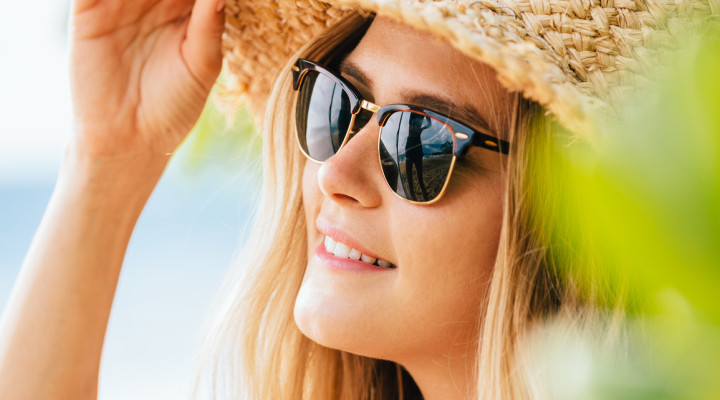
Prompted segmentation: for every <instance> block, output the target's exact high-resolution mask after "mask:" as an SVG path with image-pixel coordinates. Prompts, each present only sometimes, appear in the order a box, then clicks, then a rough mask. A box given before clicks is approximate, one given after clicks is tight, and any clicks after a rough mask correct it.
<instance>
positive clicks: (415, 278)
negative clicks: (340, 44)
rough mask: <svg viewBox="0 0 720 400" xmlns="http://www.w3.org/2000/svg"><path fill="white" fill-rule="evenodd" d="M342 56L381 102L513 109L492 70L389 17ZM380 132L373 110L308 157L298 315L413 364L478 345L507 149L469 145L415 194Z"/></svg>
mask: <svg viewBox="0 0 720 400" xmlns="http://www.w3.org/2000/svg"><path fill="white" fill-rule="evenodd" d="M348 65H351V66H352V67H350V68H348V67H347V66H348ZM344 66H345V68H343V69H342V71H341V72H342V75H343V77H345V78H346V79H348V80H349V81H350V82H351V83H352V84H353V85H354V86H355V87H356V88H358V89H359V90H360V91H361V92H362V93H363V95H364V96H365V97H366V98H367V100H369V101H372V102H374V103H376V104H379V105H381V106H382V105H386V104H394V103H404V104H412V105H417V106H424V107H425V108H429V109H435V110H436V111H439V112H441V113H443V114H445V115H448V116H452V115H454V114H453V109H455V110H458V109H460V108H465V109H470V110H473V111H474V112H475V114H476V116H479V117H480V118H483V119H484V120H486V121H489V120H492V119H493V116H494V115H495V114H496V110H504V111H503V112H506V110H507V103H508V102H507V97H508V96H507V95H506V94H505V92H504V90H503V89H501V88H500V86H499V84H498V83H497V82H496V81H495V78H494V73H493V72H492V71H491V70H489V69H488V68H487V67H485V66H483V65H482V64H479V63H477V62H474V61H471V60H469V59H468V58H466V57H464V56H463V55H462V54H461V53H459V52H458V51H456V50H454V49H453V48H452V47H450V46H449V45H447V44H445V43H443V42H439V41H437V40H435V39H433V38H432V37H431V36H428V35H427V34H424V33H421V32H418V31H416V30H414V29H412V28H409V27H407V26H405V25H400V24H396V23H394V22H391V21H390V20H388V19H383V18H378V19H376V20H375V21H374V22H373V24H372V25H371V27H370V29H369V30H368V32H367V34H366V35H365V37H364V38H363V39H362V41H361V42H360V44H359V45H358V47H357V48H356V49H355V50H354V51H353V52H352V53H351V54H350V55H349V56H348V58H347V60H346V62H345V63H344ZM358 72H359V73H358ZM359 75H364V77H360V76H359ZM429 99H440V100H441V101H442V103H443V104H445V106H446V107H447V110H443V109H440V110H438V107H439V105H438V104H437V102H435V103H430V101H431V100H429ZM426 102H427V103H426ZM468 122H469V123H472V122H473V121H468ZM378 134H379V127H378V125H377V122H376V119H375V118H373V119H372V120H371V121H370V122H369V123H368V124H367V125H366V126H365V127H364V128H363V129H362V130H361V131H359V132H358V133H357V134H356V135H354V136H353V137H352V138H351V139H350V141H349V142H348V143H347V144H346V146H345V147H344V148H343V149H342V150H341V151H340V152H339V153H337V154H335V155H334V156H332V157H331V158H329V159H328V160H327V161H326V162H325V163H324V164H323V165H318V164H316V163H313V162H310V161H308V162H307V163H306V165H305V172H304V177H303V196H304V205H305V216H306V218H307V223H308V254H309V260H308V265H307V270H306V272H305V277H304V280H303V282H302V286H301V288H300V292H299V294H298V297H297V301H296V304H295V320H296V322H297V325H298V327H299V328H300V330H301V331H302V332H303V333H304V334H305V335H307V336H308V337H310V338H311V339H313V340H314V341H316V342H317V343H319V344H322V345H324V346H327V347H331V348H336V349H340V350H344V351H348V352H351V353H355V354H360V355H364V356H369V357H374V358H381V359H388V360H392V361H396V362H400V363H401V364H403V365H405V366H406V367H408V370H410V372H411V373H412V370H411V368H410V367H409V366H410V365H413V364H422V363H433V362H436V363H437V362H440V363H447V360H448V357H449V358H455V359H458V357H461V356H463V355H465V354H469V353H468V352H469V351H472V352H474V346H476V345H477V337H476V335H477V331H476V324H477V321H478V319H479V317H480V315H481V310H482V307H481V302H482V300H483V297H484V295H485V292H486V290H487V287H488V282H489V277H490V274H491V271H492V267H493V263H494V260H495V257H496V254H497V248H498V240H499V235H500V228H501V219H502V211H503V192H504V183H503V182H504V179H503V174H502V165H501V164H502V157H503V156H501V155H500V154H499V153H496V152H493V151H489V150H484V149H481V148H478V147H473V148H471V150H470V151H469V152H468V154H467V155H466V156H465V157H463V158H461V159H459V160H458V162H457V163H456V165H455V170H454V172H453V176H452V179H451V180H450V184H449V186H448V188H447V191H446V193H445V195H444V197H443V198H442V199H441V200H440V201H438V202H437V203H434V204H431V205H427V206H423V205H415V204H410V203H408V202H407V201H404V200H403V199H400V198H398V197H397V196H396V195H395V194H394V193H393V191H392V190H391V189H390V188H389V187H388V185H387V183H386V182H385V180H384V177H383V173H382V170H381V167H380V163H379V160H378ZM326 236H329V237H330V238H332V239H333V240H334V241H337V242H340V243H344V244H345V245H347V246H349V247H350V248H354V249H356V250H358V251H359V252H360V253H363V254H365V255H370V256H374V257H376V258H380V259H383V260H386V261H388V262H390V263H392V264H393V265H395V266H396V268H380V267H376V266H373V267H369V266H368V268H359V269H358V268H355V267H357V265H358V264H357V263H360V262H362V261H351V260H349V259H348V258H346V257H338V256H336V255H334V254H331V253H328V252H327V250H326V248H325V245H324V243H325V241H326ZM340 255H341V256H342V254H340ZM473 354H474V353H473ZM464 361H465V360H461V362H464ZM443 365H444V364H443Z"/></svg>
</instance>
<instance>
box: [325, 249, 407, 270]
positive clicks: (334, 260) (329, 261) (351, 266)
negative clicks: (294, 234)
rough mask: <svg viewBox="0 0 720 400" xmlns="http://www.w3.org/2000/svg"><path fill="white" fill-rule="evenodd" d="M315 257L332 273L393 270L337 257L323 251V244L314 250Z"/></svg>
mask: <svg viewBox="0 0 720 400" xmlns="http://www.w3.org/2000/svg"><path fill="white" fill-rule="evenodd" d="M315 257H316V258H317V259H318V260H319V261H320V263H321V264H323V265H325V266H326V267H328V268H329V269H331V270H334V271H349V272H382V271H393V270H394V268H383V267H380V266H378V265H375V264H368V263H366V262H364V261H361V260H354V259H352V258H347V257H337V256H335V255H334V254H333V253H329V252H328V251H327V250H325V243H320V245H319V246H318V247H317V248H316V249H315Z"/></svg>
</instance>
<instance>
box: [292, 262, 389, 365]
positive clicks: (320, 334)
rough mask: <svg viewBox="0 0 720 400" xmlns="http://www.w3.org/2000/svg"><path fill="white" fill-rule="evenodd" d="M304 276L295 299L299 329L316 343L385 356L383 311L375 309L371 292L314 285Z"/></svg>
mask: <svg viewBox="0 0 720 400" xmlns="http://www.w3.org/2000/svg"><path fill="white" fill-rule="evenodd" d="M313 283H314V279H312V278H309V277H307V276H306V277H305V280H304V281H303V284H302V286H301V287H300V291H299V292H298V295H297V298H296V300H295V307H294V311H293V313H294V318H295V323H296V324H297V327H298V329H300V331H301V332H302V333H303V334H304V335H305V336H307V337H308V338H310V339H311V340H312V341H314V342H315V343H318V344H320V345H322V346H325V347H329V348H333V349H337V350H342V351H346V352H349V353H353V354H358V355H362V356H367V357H373V358H381V356H386V350H384V349H383V347H385V346H383V342H382V341H378V337H383V336H382V335H383V334H382V331H384V330H386V329H384V326H383V325H386V324H383V323H382V322H383V318H382V314H384V313H383V312H379V313H373V308H374V306H373V305H372V304H371V303H373V301H372V298H371V296H362V297H360V298H357V297H352V296H351V295H350V294H349V293H348V292H347V291H342V290H339V289H340V288H338V287H328V286H321V285H315V284H313Z"/></svg>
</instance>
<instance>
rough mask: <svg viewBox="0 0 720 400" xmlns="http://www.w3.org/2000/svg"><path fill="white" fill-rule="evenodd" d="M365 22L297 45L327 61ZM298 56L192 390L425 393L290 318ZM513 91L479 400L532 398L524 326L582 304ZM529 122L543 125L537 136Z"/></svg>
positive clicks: (532, 115)
mask: <svg viewBox="0 0 720 400" xmlns="http://www.w3.org/2000/svg"><path fill="white" fill-rule="evenodd" d="M368 23H369V19H368V17H367V16H362V15H360V14H352V15H350V16H348V17H346V18H344V19H343V20H342V21H341V22H340V23H338V24H337V25H335V26H333V27H332V28H330V29H329V30H328V31H327V32H326V33H325V34H323V35H322V36H321V37H319V38H318V39H317V40H316V41H314V42H312V43H310V44H308V45H307V46H306V47H305V48H303V49H301V50H300V51H299V52H298V54H297V55H301V56H303V57H306V58H309V59H313V60H318V61H323V60H329V59H332V58H333V57H335V56H337V53H338V51H339V50H338V49H342V51H347V48H346V46H344V44H347V43H354V42H355V43H356V42H357V41H358V40H359V38H360V36H361V34H362V33H363V32H364V29H365V28H366V27H367V25H368ZM294 59H295V58H293V59H291V60H288V64H287V65H286V66H285V68H283V69H282V71H281V72H280V73H279V75H278V76H277V79H276V83H275V85H274V87H273V90H272V93H271V94H270V97H269V100H268V108H267V110H266V113H265V117H264V123H263V126H262V137H263V156H262V158H263V166H264V170H263V190H262V195H261V200H260V203H259V208H258V210H257V220H256V222H255V224H254V227H253V229H252V231H251V234H250V235H249V239H248V242H247V244H246V245H245V247H244V250H243V252H242V257H241V258H240V260H239V261H238V262H237V265H236V266H235V267H234V269H233V271H232V272H231V274H230V276H229V277H228V278H227V280H226V283H225V286H224V287H223V289H222V290H221V294H220V297H219V299H220V300H219V301H218V302H217V304H216V306H215V308H214V310H215V314H214V315H213V316H214V318H215V320H214V321H213V322H212V326H213V327H212V330H211V331H210V333H209V334H208V335H207V340H206V344H205V350H204V352H203V353H201V359H200V365H201V373H200V374H199V380H198V382H197V383H196V395H197V394H198V393H199V392H200V391H204V390H206V391H208V392H209V393H210V395H211V396H210V397H211V398H223V399H224V398H234V399H313V400H316V399H327V400H330V399H332V400H335V399H358V400H359V399H363V400H365V399H378V400H380V399H403V398H418V397H420V392H419V390H418V388H417V386H416V385H415V383H414V382H413V381H412V379H411V378H410V376H409V375H408V374H407V372H406V371H405V370H404V369H403V368H402V367H401V366H400V365H398V364H396V363H394V362H390V361H383V360H377V359H372V358H368V357H362V356H358V355H354V354H350V353H347V352H343V351H339V350H335V349H330V348H327V347H324V346H321V345H319V344H317V343H315V342H313V341H312V340H310V339H308V338H307V337H306V336H304V335H303V334H302V333H301V332H300V330H299V329H298V328H297V326H296V325H295V322H294V319H293V307H294V303H295V298H296V296H297V293H298V291H299V288H300V285H301V282H302V279H303V275H304V270H305V266H306V262H307V257H308V255H307V237H306V235H307V233H306V232H307V230H306V221H305V217H304V211H303V199H302V190H301V189H302V188H301V184H302V174H303V166H304V162H305V159H304V157H303V155H302V154H301V153H300V151H299V149H298V146H297V145H296V139H295V125H294V119H293V115H294V113H293V109H292V108H293V101H292V93H291V92H292V91H291V89H290V87H291V75H290V69H291V66H292V62H293V61H294ZM513 98H514V103H513V104H512V107H511V108H512V109H513V112H511V113H507V112H505V110H502V111H501V112H503V113H504V114H505V118H507V119H508V120H507V124H506V125H507V126H508V127H509V129H508V131H509V140H510V141H511V142H512V143H513V146H514V151H513V154H512V155H511V156H510V158H509V159H508V164H507V165H508V166H509V168H508V173H507V176H508V178H507V179H508V186H507V188H508V189H507V195H506V202H505V203H506V204H505V211H504V212H505V214H504V223H503V233H502V238H501V243H500V246H499V249H498V256H497V261H496V265H495V267H494V268H495V269H494V272H493V277H492V281H491V284H490V289H489V293H487V294H479V296H486V310H485V312H484V317H483V318H482V321H478V324H480V326H481V329H482V330H481V332H483V333H482V334H481V337H480V338H479V345H478V352H479V353H478V354H479V356H478V367H477V376H478V397H479V398H482V399H511V398H529V397H531V395H530V393H529V386H528V385H527V384H525V383H524V380H525V378H524V376H523V374H521V373H518V370H517V365H518V358H517V356H516V350H517V346H518V343H519V342H520V340H521V338H522V335H523V334H524V333H525V332H526V331H527V330H528V327H529V324H530V323H531V322H532V320H533V318H539V317H542V316H543V315H549V314H552V313H554V312H556V311H558V310H559V309H560V308H561V307H562V306H563V305H570V304H572V305H573V307H575V308H574V309H573V312H574V313H576V314H577V310H579V308H578V307H577V306H578V305H579V304H580V302H581V300H580V299H581V296H580V295H579V291H578V290H576V289H577V288H576V287H575V286H573V284H572V283H568V281H567V280H565V281H564V280H563V279H560V276H561V275H562V273H563V272H562V271H560V270H559V268H558V267H557V263H558V262H560V261H561V260H560V259H559V258H558V256H557V254H559V253H558V252H554V251H553V249H551V248H549V245H548V243H550V241H549V240H550V238H549V237H547V235H546V233H547V232H548V230H547V226H541V225H542V224H543V223H544V222H543V220H544V218H546V217H544V216H543V215H542V212H541V210H539V209H538V208H537V207H535V206H537V205H538V204H541V203H542V201H544V200H543V199H535V198H532V197H528V196H529V195H528V190H527V186H528V185H529V182H528V180H527V174H526V169H527V168H528V166H529V165H531V164H532V163H533V160H532V159H531V158H532V154H533V153H532V152H531V150H532V151H536V150H537V149H538V148H540V147H541V146H545V147H547V145H548V143H549V141H550V139H551V135H552V129H551V127H550V124H549V123H548V121H549V119H548V118H546V117H545V115H544V113H543V112H542V110H540V108H539V107H538V106H536V105H534V104H533V103H530V102H528V101H526V100H523V99H522V98H521V97H520V96H519V95H516V96H514V97H513ZM499 112H500V111H499ZM531 126H533V127H537V129H535V132H533V133H532V134H530V133H529V128H530V127H531ZM535 202H537V204H535ZM531 205H532V206H533V207H530V206H531ZM566 309H568V310H570V307H566ZM208 386H209V387H208Z"/></svg>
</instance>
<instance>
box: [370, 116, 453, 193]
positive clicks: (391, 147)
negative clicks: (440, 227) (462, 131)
mask: <svg viewBox="0 0 720 400" xmlns="http://www.w3.org/2000/svg"><path fill="white" fill-rule="evenodd" d="M452 160H453V137H452V131H451V130H450V129H449V128H448V126H447V125H445V124H444V123H443V122H441V121H439V120H437V119H435V118H432V117H429V116H427V115H425V114H421V113H417V112H410V111H399V112H395V113H393V114H391V115H390V116H389V117H388V118H387V120H386V121H385V125H384V126H383V127H382V131H381V134H380V161H381V163H382V170H383V173H384V174H385V179H386V180H387V182H388V184H389V185H390V188H391V189H393V190H394V191H395V193H397V194H398V195H400V196H401V197H403V198H405V199H408V200H413V201H418V202H427V201H432V200H433V199H435V198H436V197H438V196H439V195H440V193H441V192H442V189H443V187H444V186H445V181H446V180H447V179H448V174H449V173H450V168H451V165H452Z"/></svg>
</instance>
